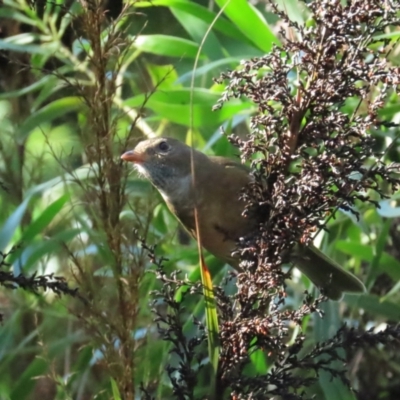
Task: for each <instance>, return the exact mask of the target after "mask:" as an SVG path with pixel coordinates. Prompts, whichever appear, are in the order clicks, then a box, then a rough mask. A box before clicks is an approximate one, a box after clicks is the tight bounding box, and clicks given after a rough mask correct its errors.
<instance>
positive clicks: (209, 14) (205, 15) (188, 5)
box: [135, 0, 251, 43]
mask: <svg viewBox="0 0 400 400" xmlns="http://www.w3.org/2000/svg"><path fill="white" fill-rule="evenodd" d="M152 6H166V7H173V8H175V9H178V10H181V11H184V12H186V13H188V14H191V15H194V16H196V17H197V18H200V19H202V20H203V21H204V22H205V23H206V24H207V25H210V24H211V23H212V22H213V21H214V19H215V17H216V15H217V14H216V13H215V12H213V11H211V10H208V9H207V8H206V7H203V6H201V5H200V4H196V3H195V2H193V1H187V0H154V1H151V2H149V1H139V2H137V3H135V7H152ZM213 29H215V30H217V31H219V32H221V33H223V34H224V35H226V36H229V37H231V38H233V39H236V40H238V41H245V42H248V43H251V41H250V40H249V39H248V38H247V37H246V35H244V34H243V33H242V32H241V31H240V30H239V29H238V28H237V27H236V26H235V25H233V24H232V23H231V22H230V21H227V20H226V19H225V18H223V17H220V18H218V19H217V20H216V22H215V24H214V26H213Z"/></svg>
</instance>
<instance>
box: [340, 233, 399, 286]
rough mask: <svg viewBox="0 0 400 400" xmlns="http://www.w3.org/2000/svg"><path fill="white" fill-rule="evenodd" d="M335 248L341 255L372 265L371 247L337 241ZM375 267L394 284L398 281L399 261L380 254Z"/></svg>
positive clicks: (372, 253)
mask: <svg viewBox="0 0 400 400" xmlns="http://www.w3.org/2000/svg"><path fill="white" fill-rule="evenodd" d="M335 246H336V248H337V249H338V250H340V251H342V252H343V253H345V254H348V255H350V256H352V257H355V258H357V259H359V260H364V261H367V262H369V263H372V262H373V260H374V257H375V256H374V250H373V247H372V246H371V245H365V244H361V243H358V242H350V241H344V240H339V241H337V242H336V244H335ZM377 267H378V269H379V271H380V272H382V273H383V272H385V273H387V274H388V275H389V276H390V277H391V278H392V279H393V280H394V281H395V282H397V281H399V280H400V261H399V260H397V259H396V258H394V257H393V256H391V255H390V254H388V253H387V252H383V253H382V254H381V256H380V258H379V263H378V264H377Z"/></svg>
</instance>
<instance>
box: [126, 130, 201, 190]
mask: <svg viewBox="0 0 400 400" xmlns="http://www.w3.org/2000/svg"><path fill="white" fill-rule="evenodd" d="M191 155H192V151H191V148H190V147H189V146H187V145H186V144H184V143H182V142H180V141H179V140H177V139H173V138H166V137H163V138H154V139H148V140H144V141H142V142H140V143H138V144H137V146H136V147H135V148H134V149H133V150H130V151H127V152H126V153H124V154H122V156H121V158H122V159H123V160H124V161H130V162H132V163H133V164H134V165H135V167H136V169H137V170H138V171H139V172H140V173H141V174H142V175H144V177H145V178H147V179H148V180H149V181H150V182H151V183H152V184H153V185H154V186H155V187H156V188H157V189H159V190H160V191H161V192H164V193H167V194H168V193H169V192H171V191H172V190H176V189H179V188H177V186H178V185H179V184H180V182H183V181H185V182H189V180H190V177H191V162H190V159H191ZM195 157H200V158H203V154H202V153H199V152H197V151H195Z"/></svg>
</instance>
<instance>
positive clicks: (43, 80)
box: [0, 75, 58, 100]
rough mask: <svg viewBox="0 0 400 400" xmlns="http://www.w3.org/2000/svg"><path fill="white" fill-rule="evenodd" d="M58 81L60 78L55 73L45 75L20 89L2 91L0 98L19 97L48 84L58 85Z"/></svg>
mask: <svg viewBox="0 0 400 400" xmlns="http://www.w3.org/2000/svg"><path fill="white" fill-rule="evenodd" d="M57 82H58V78H56V77H55V76H53V75H47V76H44V77H43V78H41V79H39V80H38V81H35V82H34V83H32V84H31V85H29V86H26V87H23V88H21V89H19V90H14V91H10V92H5V93H1V94H0V100H3V99H11V98H15V97H19V96H22V95H25V94H28V93H32V92H35V91H36V90H39V89H40V88H42V87H43V86H44V85H46V84H50V85H52V86H56V83H57Z"/></svg>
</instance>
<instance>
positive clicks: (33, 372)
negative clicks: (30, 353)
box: [10, 358, 49, 400]
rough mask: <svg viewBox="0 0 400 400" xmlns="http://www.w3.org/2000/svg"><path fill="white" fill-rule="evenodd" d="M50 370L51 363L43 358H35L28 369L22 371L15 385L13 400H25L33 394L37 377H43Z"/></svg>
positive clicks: (12, 394)
mask: <svg viewBox="0 0 400 400" xmlns="http://www.w3.org/2000/svg"><path fill="white" fill-rule="evenodd" d="M48 368H49V363H48V361H47V360H45V359H43V358H34V359H33V361H32V362H31V363H30V364H29V366H28V367H27V368H24V370H23V371H21V374H20V375H19V377H18V379H17V380H16V382H15V383H14V390H13V391H12V393H11V396H10V397H11V398H12V399H18V400H23V399H26V398H28V396H30V395H31V394H32V390H33V388H34V386H35V385H36V381H35V380H34V378H35V377H37V376H41V375H43V374H44V373H45V372H46V371H47V369H48Z"/></svg>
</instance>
